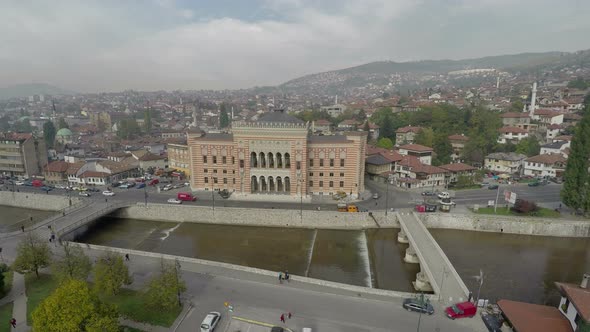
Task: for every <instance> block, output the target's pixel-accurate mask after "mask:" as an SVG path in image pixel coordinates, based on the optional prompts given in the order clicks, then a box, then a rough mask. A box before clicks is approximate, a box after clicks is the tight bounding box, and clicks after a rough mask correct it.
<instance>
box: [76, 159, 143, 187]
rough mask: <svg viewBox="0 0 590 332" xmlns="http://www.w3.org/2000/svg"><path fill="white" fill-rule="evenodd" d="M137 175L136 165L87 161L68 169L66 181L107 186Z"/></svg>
mask: <svg viewBox="0 0 590 332" xmlns="http://www.w3.org/2000/svg"><path fill="white" fill-rule="evenodd" d="M139 175H140V171H139V169H138V167H137V165H134V164H128V163H122V162H115V161H112V160H98V161H89V162H86V163H83V164H82V165H80V164H77V165H71V166H70V168H69V169H68V181H69V182H70V183H72V184H84V185H109V184H111V183H114V182H117V181H120V180H125V179H127V178H135V177H137V176H139Z"/></svg>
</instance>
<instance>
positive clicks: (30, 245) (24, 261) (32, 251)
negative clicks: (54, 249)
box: [12, 232, 51, 277]
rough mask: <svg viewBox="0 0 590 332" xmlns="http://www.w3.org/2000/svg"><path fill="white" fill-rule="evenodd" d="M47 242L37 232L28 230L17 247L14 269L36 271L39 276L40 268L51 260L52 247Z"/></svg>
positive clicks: (28, 271)
mask: <svg viewBox="0 0 590 332" xmlns="http://www.w3.org/2000/svg"><path fill="white" fill-rule="evenodd" d="M47 243H48V242H47V240H43V239H41V238H40V237H39V236H38V235H36V234H35V233H33V232H28V233H27V234H26V236H25V238H24V239H22V240H21V242H20V243H19V244H18V247H17V248H16V252H17V256H16V259H15V260H14V263H12V269H13V270H15V271H16V272H18V273H22V274H25V273H31V272H35V274H36V275H37V277H39V269H41V268H44V267H47V266H49V263H50V262H51V249H50V248H49V245H48V244H47Z"/></svg>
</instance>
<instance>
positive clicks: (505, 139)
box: [498, 127, 529, 144]
mask: <svg viewBox="0 0 590 332" xmlns="http://www.w3.org/2000/svg"><path fill="white" fill-rule="evenodd" d="M498 132H499V133H500V136H498V143H500V144H506V143H512V144H516V143H518V142H520V141H521V140H522V139H524V138H526V137H529V133H528V131H526V130H525V129H522V128H519V127H502V128H500V129H498Z"/></svg>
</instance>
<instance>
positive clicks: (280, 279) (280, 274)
mask: <svg viewBox="0 0 590 332" xmlns="http://www.w3.org/2000/svg"><path fill="white" fill-rule="evenodd" d="M279 283H281V284H282V283H283V272H279Z"/></svg>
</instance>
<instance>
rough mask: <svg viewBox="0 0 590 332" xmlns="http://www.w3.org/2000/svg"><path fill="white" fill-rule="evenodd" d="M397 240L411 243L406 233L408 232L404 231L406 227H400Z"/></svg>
mask: <svg viewBox="0 0 590 332" xmlns="http://www.w3.org/2000/svg"><path fill="white" fill-rule="evenodd" d="M397 242H399V243H410V241H409V240H408V236H407V235H406V232H404V229H403V228H402V229H400V231H399V233H397Z"/></svg>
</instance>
